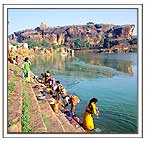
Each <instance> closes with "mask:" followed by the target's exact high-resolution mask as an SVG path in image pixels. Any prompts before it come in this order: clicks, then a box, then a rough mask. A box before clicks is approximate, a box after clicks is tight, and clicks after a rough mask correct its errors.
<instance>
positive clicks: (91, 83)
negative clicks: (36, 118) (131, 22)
mask: <svg viewBox="0 0 147 141" xmlns="http://www.w3.org/2000/svg"><path fill="white" fill-rule="evenodd" d="M31 70H32V71H33V72H34V73H35V74H36V75H40V74H41V73H42V72H45V71H47V70H49V71H50V72H51V74H52V75H53V76H54V77H55V78H56V80H60V82H61V83H62V84H63V86H64V87H65V88H66V89H67V92H68V93H72V94H75V95H77V96H78V97H79V99H80V103H79V104H78V105H77V106H76V114H77V115H78V117H80V119H81V121H82V118H83V112H84V110H85V107H86V105H87V104H88V102H89V100H90V99H91V98H93V97H95V98H97V99H98V104H97V105H98V107H99V110H100V116H99V118H98V119H97V118H96V117H94V121H95V129H96V130H95V132H96V133H102V134H103V133H106V134H136V133H137V132H138V104H137V98H138V95H137V53H129V54H97V53H93V52H77V53H75V55H74V56H70V55H60V54H59V55H51V56H45V55H44V56H43V57H42V56H37V57H35V58H33V59H32V65H31Z"/></svg>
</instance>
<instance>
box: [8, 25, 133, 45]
mask: <svg viewBox="0 0 147 141" xmlns="http://www.w3.org/2000/svg"><path fill="white" fill-rule="evenodd" d="M134 28H135V25H119V26H118V25H113V24H94V23H93V24H86V25H70V26H62V27H60V26H58V27H48V26H47V25H46V24H43V23H41V25H40V26H39V27H37V28H35V29H25V30H22V31H18V32H14V34H12V35H9V40H16V41H18V42H25V41H26V40H28V39H35V40H37V41H38V42H40V41H42V40H43V39H46V40H48V41H49V42H50V44H51V45H66V46H73V41H74V40H75V39H78V38H81V39H83V40H84V41H87V42H89V43H90V44H91V45H93V46H94V47H95V46H99V45H100V43H101V42H102V40H103V39H104V38H108V39H110V40H111V41H115V42H116V41H118V42H119V41H120V40H121V42H122V41H123V40H124V41H125V40H126V39H131V38H132V34H133V31H134Z"/></svg>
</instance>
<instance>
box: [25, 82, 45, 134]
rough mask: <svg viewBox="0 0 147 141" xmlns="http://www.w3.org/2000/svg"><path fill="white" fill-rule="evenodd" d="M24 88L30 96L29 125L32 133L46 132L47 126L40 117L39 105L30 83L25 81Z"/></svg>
mask: <svg viewBox="0 0 147 141" xmlns="http://www.w3.org/2000/svg"><path fill="white" fill-rule="evenodd" d="M26 89H27V92H28V93H29V96H30V126H31V129H32V133H43V132H47V128H46V126H45V124H44V122H43V119H42V114H41V110H40V106H39V104H38V101H37V98H36V96H35V93H34V91H33V89H32V86H31V84H30V83H27V85H26Z"/></svg>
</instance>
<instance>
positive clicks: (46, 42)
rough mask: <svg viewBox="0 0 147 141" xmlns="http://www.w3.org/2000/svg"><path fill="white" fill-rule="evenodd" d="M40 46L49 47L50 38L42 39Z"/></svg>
mask: <svg viewBox="0 0 147 141" xmlns="http://www.w3.org/2000/svg"><path fill="white" fill-rule="evenodd" d="M40 46H41V47H45V48H47V47H49V46H50V43H49V41H48V40H42V41H41V42H40Z"/></svg>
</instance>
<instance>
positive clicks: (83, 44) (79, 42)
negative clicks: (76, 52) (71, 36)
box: [74, 38, 92, 48]
mask: <svg viewBox="0 0 147 141" xmlns="http://www.w3.org/2000/svg"><path fill="white" fill-rule="evenodd" d="M91 46H92V45H91V44H90V43H89V42H86V41H84V40H83V39H82V38H78V39H75V40H74V47H75V48H90V47H91Z"/></svg>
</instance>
